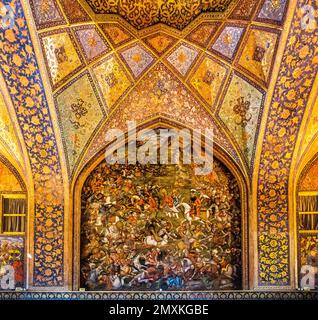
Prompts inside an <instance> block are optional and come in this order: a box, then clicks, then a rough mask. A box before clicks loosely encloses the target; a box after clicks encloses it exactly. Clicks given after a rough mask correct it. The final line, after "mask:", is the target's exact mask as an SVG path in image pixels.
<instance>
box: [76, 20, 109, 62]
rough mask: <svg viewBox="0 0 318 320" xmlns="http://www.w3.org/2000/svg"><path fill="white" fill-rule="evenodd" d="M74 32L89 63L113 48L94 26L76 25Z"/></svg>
mask: <svg viewBox="0 0 318 320" xmlns="http://www.w3.org/2000/svg"><path fill="white" fill-rule="evenodd" d="M74 33H75V36H76V38H77V41H78V43H79V44H80V47H81V49H82V51H83V53H84V56H85V58H86V61H87V62H88V63H90V62H91V61H93V60H95V59H96V58H98V57H100V56H102V55H103V54H105V53H107V52H109V51H110V50H111V49H110V47H109V46H108V44H107V42H106V40H105V39H104V38H103V36H102V35H101V34H100V33H99V31H98V30H97V28H96V27H94V26H91V25H84V26H80V27H75V28H74Z"/></svg>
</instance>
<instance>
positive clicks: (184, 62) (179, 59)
mask: <svg viewBox="0 0 318 320" xmlns="http://www.w3.org/2000/svg"><path fill="white" fill-rule="evenodd" d="M198 54H199V51H198V50H197V49H195V48H194V47H192V46H189V45H188V44H186V43H181V44H180V45H179V46H178V47H177V48H176V49H174V50H173V52H172V53H171V54H170V55H169V56H168V57H167V61H168V63H170V65H172V66H173V67H174V68H175V69H176V70H177V71H178V72H179V73H180V74H181V76H183V77H185V76H186V75H187V73H188V71H189V69H190V68H191V66H192V64H193V63H194V62H195V60H196V59H197V58H198Z"/></svg>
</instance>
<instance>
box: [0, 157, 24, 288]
mask: <svg viewBox="0 0 318 320" xmlns="http://www.w3.org/2000/svg"><path fill="white" fill-rule="evenodd" d="M27 212H28V208H27V191H26V187H25V183H24V181H23V180H22V178H21V176H20V174H19V172H18V171H17V169H16V168H15V167H14V166H13V165H12V164H11V163H10V162H9V161H8V160H7V159H6V158H5V157H4V156H2V155H0V290H15V289H17V288H25V286H26V265H27V264H26V254H25V252H26V247H27V243H26V241H27V231H28V227H27Z"/></svg>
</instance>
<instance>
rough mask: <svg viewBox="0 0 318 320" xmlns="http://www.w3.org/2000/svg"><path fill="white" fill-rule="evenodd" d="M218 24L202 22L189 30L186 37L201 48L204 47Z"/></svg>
mask: <svg viewBox="0 0 318 320" xmlns="http://www.w3.org/2000/svg"><path fill="white" fill-rule="evenodd" d="M219 26H220V23H219V22H211V23H209V22H203V23H202V24H200V25H199V26H198V27H197V28H195V29H194V30H193V31H191V33H190V34H189V35H187V37H186V39H187V40H189V41H191V42H193V43H195V44H197V45H199V46H201V47H203V48H206V47H207V45H208V44H209V42H210V40H211V39H212V37H213V36H214V34H215V33H216V31H217V29H218V28H219Z"/></svg>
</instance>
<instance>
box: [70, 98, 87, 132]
mask: <svg viewBox="0 0 318 320" xmlns="http://www.w3.org/2000/svg"><path fill="white" fill-rule="evenodd" d="M91 106H92V105H91V104H90V103H86V102H85V101H84V100H83V99H81V98H78V99H77V102H76V103H72V104H71V111H72V116H71V118H70V122H71V124H72V125H73V127H74V129H79V128H81V127H83V126H84V125H85V121H83V117H85V116H86V115H87V113H88V109H90V108H91Z"/></svg>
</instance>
